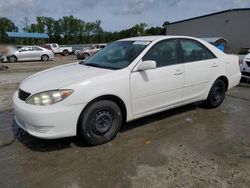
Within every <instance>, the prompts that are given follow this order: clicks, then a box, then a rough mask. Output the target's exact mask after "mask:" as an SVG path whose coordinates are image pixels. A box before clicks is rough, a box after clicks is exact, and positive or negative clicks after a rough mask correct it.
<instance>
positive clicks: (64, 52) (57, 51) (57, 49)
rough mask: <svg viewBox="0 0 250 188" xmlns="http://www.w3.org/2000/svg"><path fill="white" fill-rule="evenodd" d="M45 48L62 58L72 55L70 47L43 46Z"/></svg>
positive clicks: (51, 44) (55, 44) (52, 44)
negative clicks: (60, 55) (62, 56)
mask: <svg viewBox="0 0 250 188" xmlns="http://www.w3.org/2000/svg"><path fill="white" fill-rule="evenodd" d="M45 48H47V49H51V50H52V51H53V52H54V53H55V54H62V55H64V56H68V55H69V54H71V53H73V48H72V47H59V45H58V44H57V43H50V44H45Z"/></svg>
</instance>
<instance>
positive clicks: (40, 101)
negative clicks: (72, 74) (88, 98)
mask: <svg viewBox="0 0 250 188" xmlns="http://www.w3.org/2000/svg"><path fill="white" fill-rule="evenodd" d="M73 92H74V91H73V90H71V89H63V90H53V91H46V92H42V93H37V94H35V95H32V96H31V97H29V98H28V99H27V101H26V103H28V104H33V105H41V106H46V105H51V104H55V103H57V102H60V101H62V100H64V99H65V98H67V97H68V96H70V95H71V94H72V93H73Z"/></svg>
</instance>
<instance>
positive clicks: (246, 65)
mask: <svg viewBox="0 0 250 188" xmlns="http://www.w3.org/2000/svg"><path fill="white" fill-rule="evenodd" d="M240 68H241V73H242V76H243V77H245V78H246V79H247V80H250V53H248V54H247V55H246V56H245V57H244V59H243V60H242V61H241V63H240Z"/></svg>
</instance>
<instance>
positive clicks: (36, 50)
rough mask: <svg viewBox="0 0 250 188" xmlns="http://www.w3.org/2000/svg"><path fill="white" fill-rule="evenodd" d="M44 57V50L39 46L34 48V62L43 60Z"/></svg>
mask: <svg viewBox="0 0 250 188" xmlns="http://www.w3.org/2000/svg"><path fill="white" fill-rule="evenodd" d="M42 55H43V50H42V49H41V48H39V47H37V46H34V47H32V58H33V59H34V60H41V56H42Z"/></svg>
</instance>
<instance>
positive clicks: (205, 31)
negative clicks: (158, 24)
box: [166, 10, 250, 53]
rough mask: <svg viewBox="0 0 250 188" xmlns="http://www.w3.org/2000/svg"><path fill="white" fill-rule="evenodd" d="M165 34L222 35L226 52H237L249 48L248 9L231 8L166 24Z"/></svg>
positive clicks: (249, 17) (249, 23)
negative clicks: (230, 9) (218, 12)
mask: <svg viewBox="0 0 250 188" xmlns="http://www.w3.org/2000/svg"><path fill="white" fill-rule="evenodd" d="M166 31H167V35H187V36H193V37H223V38H225V39H227V40H228V44H227V47H226V52H228V53H239V52H240V50H241V49H242V48H250V10H232V11H229V12H223V13H220V14H213V15H210V16H206V17H201V18H195V19H191V20H187V21H182V22H177V23H173V24H170V25H168V26H167V30H166Z"/></svg>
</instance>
